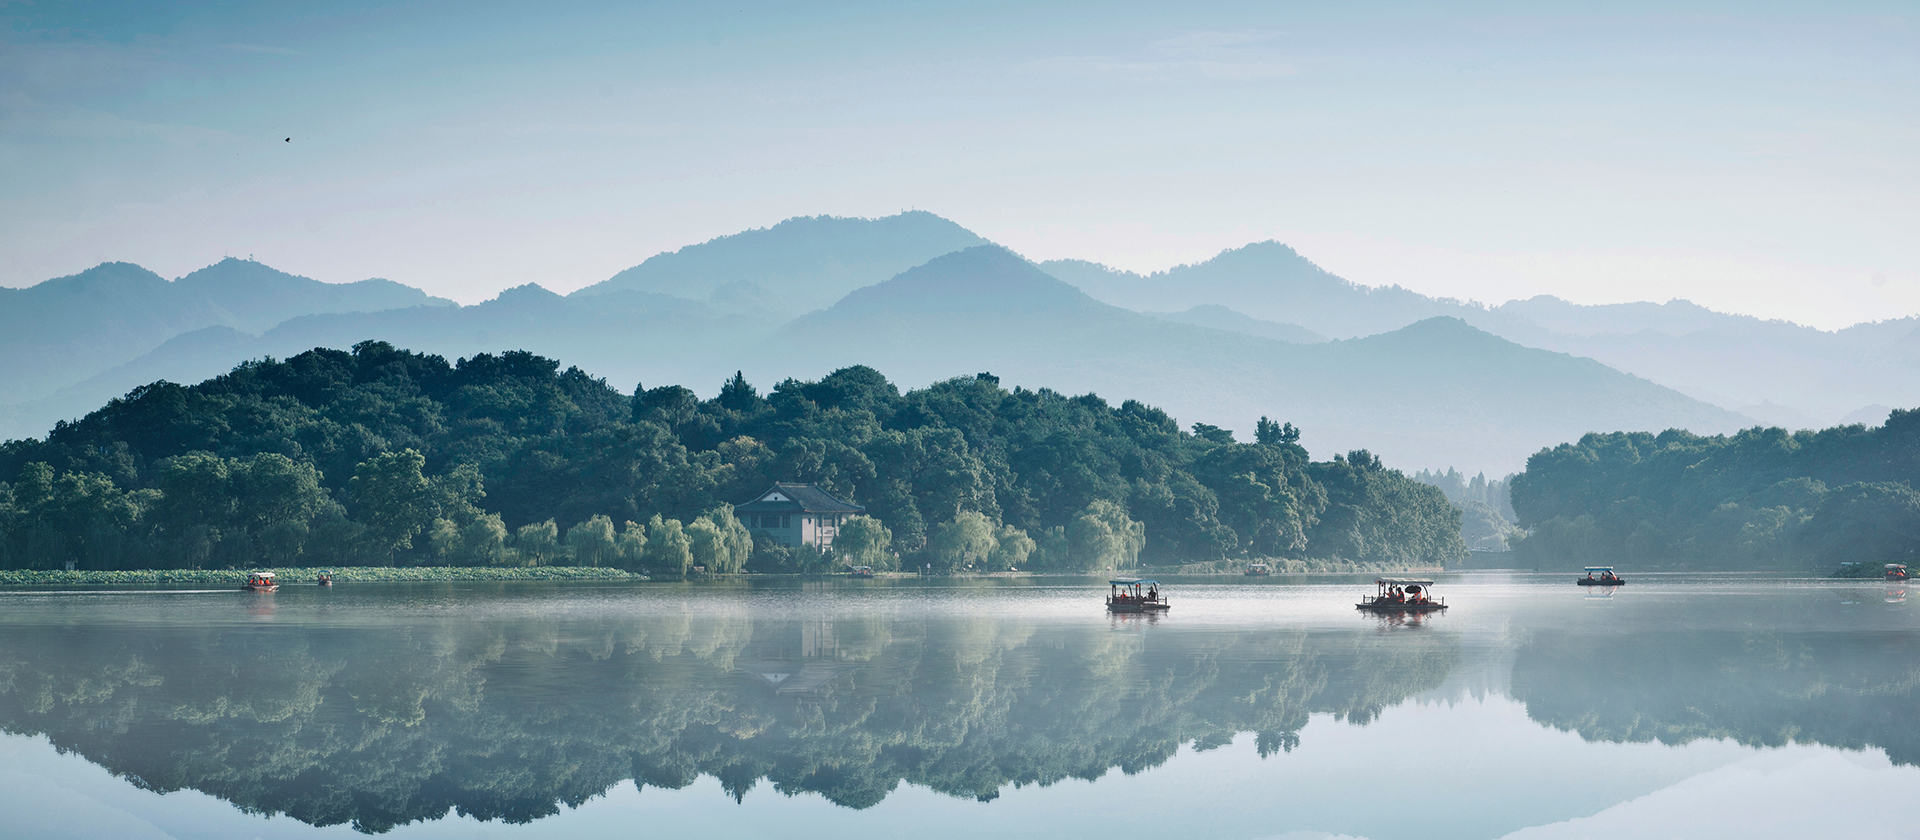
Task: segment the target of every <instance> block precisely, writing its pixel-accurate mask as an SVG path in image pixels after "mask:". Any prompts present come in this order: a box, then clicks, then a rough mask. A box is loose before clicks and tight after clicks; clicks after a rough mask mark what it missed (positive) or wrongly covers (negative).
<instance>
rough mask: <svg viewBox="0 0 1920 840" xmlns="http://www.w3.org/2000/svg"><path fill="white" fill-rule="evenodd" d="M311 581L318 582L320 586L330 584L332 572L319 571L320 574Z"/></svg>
mask: <svg viewBox="0 0 1920 840" xmlns="http://www.w3.org/2000/svg"><path fill="white" fill-rule="evenodd" d="M313 582H314V583H316V584H319V585H321V586H332V585H333V573H332V572H321V573H320V576H319V577H317V578H314V580H313Z"/></svg>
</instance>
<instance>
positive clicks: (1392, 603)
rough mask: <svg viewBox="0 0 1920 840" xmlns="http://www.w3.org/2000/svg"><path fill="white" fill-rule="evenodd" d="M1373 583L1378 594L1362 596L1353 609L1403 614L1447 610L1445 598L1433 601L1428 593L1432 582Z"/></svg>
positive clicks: (1384, 579) (1394, 581) (1391, 580)
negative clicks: (1377, 589)
mask: <svg viewBox="0 0 1920 840" xmlns="http://www.w3.org/2000/svg"><path fill="white" fill-rule="evenodd" d="M1373 583H1374V585H1375V586H1377V587H1379V593H1378V594H1376V595H1372V596H1362V597H1361V598H1360V603H1358V604H1354V605H1353V606H1354V608H1355V609H1361V610H1366V611H1367V612H1374V613H1388V614H1405V613H1430V612H1439V611H1441V610H1444V609H1446V608H1447V601H1446V599H1445V598H1442V599H1440V600H1438V601H1436V600H1433V597H1432V595H1433V593H1432V592H1431V591H1430V590H1432V589H1433V581H1430V580H1396V579H1394V578H1380V579H1379V580H1376V581H1374V582H1373Z"/></svg>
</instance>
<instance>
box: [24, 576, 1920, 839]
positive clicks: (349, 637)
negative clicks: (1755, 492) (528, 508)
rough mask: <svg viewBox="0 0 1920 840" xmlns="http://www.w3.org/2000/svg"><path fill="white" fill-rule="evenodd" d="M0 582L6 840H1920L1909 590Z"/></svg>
mask: <svg viewBox="0 0 1920 840" xmlns="http://www.w3.org/2000/svg"><path fill="white" fill-rule="evenodd" d="M1631 577H1632V582H1631V583H1630V584H1629V585H1628V586H1627V587H1625V588H1622V589H1619V590H1617V591H1613V592H1604V591H1593V590H1588V589H1583V588H1580V587H1575V586H1573V585H1572V577H1571V576H1569V575H1551V576H1542V575H1523V574H1507V573H1498V572H1489V573H1469V574H1464V575H1446V576H1442V578H1441V586H1440V587H1439V589H1438V590H1437V592H1438V594H1441V595H1444V596H1445V597H1446V599H1447V601H1448V603H1449V604H1451V605H1452V607H1453V608H1452V609H1451V610H1450V611H1449V612H1448V613H1446V614H1442V615H1437V616H1432V617H1428V618H1426V619H1425V620H1407V621H1392V620H1383V619H1377V618H1371V617H1368V616H1365V615H1363V614H1360V613H1358V612H1356V611H1355V610H1354V609H1353V602H1354V601H1355V600H1356V597H1357V596H1358V595H1359V594H1361V593H1362V592H1363V591H1370V589H1371V587H1370V586H1368V585H1366V583H1365V579H1363V578H1352V579H1336V580H1330V579H1327V578H1311V579H1274V580H1256V581H1246V582H1241V581H1237V580H1236V581H1232V582H1222V579H1220V578H1207V579H1194V580H1189V581H1179V580H1174V581H1169V583H1168V585H1167V586H1166V589H1167V590H1168V594H1169V595H1170V596H1171V597H1172V599H1173V605H1174V608H1173V610H1172V611H1171V613H1170V614H1168V615H1166V616H1163V617H1157V618H1148V617H1140V616H1128V617H1112V616H1108V615H1106V614H1105V613H1104V612H1103V611H1102V609H1101V606H1100V596H1101V595H1102V594H1103V592H1104V587H1100V586H1088V585H1086V584H1085V583H1084V582H1080V581H1062V580H1058V579H1025V580H982V581H952V582H949V581H934V582H926V581H919V580H907V581H887V580H877V581H843V582H831V583H821V582H809V583H798V582H791V581H768V582H758V583H701V584H620V585H604V584H591V583H565V584H537V583H514V584H417V585H416V584H368V585H359V586H354V585H347V584H342V585H339V586H336V587H333V588H332V589H330V590H329V589H321V588H318V587H312V586H294V585H289V586H286V587H284V588H282V589H281V591H280V592H278V593H274V594H271V595H262V594H252V593H241V592H237V591H207V590H200V591H161V590H153V591H140V592H106V591H93V592H76V591H66V592H57V593H53V592H27V591H12V592H6V593H0V728H4V730H5V731H6V732H7V733H11V734H9V735H6V736H0V808H4V809H5V811H4V812H5V813H7V814H8V815H9V817H10V819H9V821H8V822H9V828H8V833H9V834H8V836H33V837H40V836H46V837H55V836H75V837H116V838H119V837H141V836H151V837H166V836H180V837H187V836H192V837H228V836H230V837H255V836H260V837H308V836H314V835H320V834H335V835H340V836H354V835H356V833H381V832H384V833H389V834H391V835H393V836H435V837H438V836H457V837H494V836H498V837H513V836H581V835H582V834H594V833H604V834H614V833H619V834H622V835H626V834H639V833H644V834H655V833H658V834H660V835H662V836H722V835H724V836H738V837H756V836H759V837H816V836H817V837H849V836H854V837H863V836H872V837H880V836H901V835H913V836H920V837H962V836H966V837H974V836H978V835H980V834H982V833H983V832H984V833H988V834H991V835H995V836H1002V837H1046V838H1059V837H1063V836H1068V837H1071V836H1091V835H1094V834H1103V833H1107V832H1110V831H1114V830H1125V831H1133V830H1155V831H1178V832H1180V833H1181V834H1182V835H1185V836H1192V837H1202V838H1212V837H1222V838H1264V837H1276V836H1278V837H1299V838H1318V837H1326V836H1333V835H1343V836H1354V837H1368V838H1376V840H1388V838H1494V837H1505V836H1515V837H1634V836H1647V835H1648V834H1650V833H1651V834H1660V835H1663V836H1699V837H1712V836H1724V834H1725V830H1726V826H1727V823H1726V822H1725V819H1726V817H1727V815H1728V814H1738V813H1765V814H1767V815H1768V817H1767V819H1765V820H1762V821H1758V822H1756V824H1754V825H1752V826H1749V827H1745V828H1743V834H1745V835H1747V836H1755V835H1757V836H1762V837H1768V836H1778V837H1804V836H1813V835H1822V834H1824V835H1830V836H1831V835H1833V834H1835V833H1840V834H1847V835H1849V836H1859V837H1873V836H1886V837H1897V836H1906V834H1905V832H1904V822H1905V821H1904V820H1901V819H1899V818H1897V816H1896V813H1897V810H1898V809H1894V808H1888V807H1886V802H1887V799H1886V795H1885V792H1886V791H1895V790H1904V789H1909V788H1910V787H1911V786H1912V785H1914V784H1915V783H1916V782H1920V772H1916V768H1915V762H1916V761H1920V734H1916V730H1915V727H1914V726H1913V725H1912V721H1911V720H1910V715H1911V710H1912V707H1913V701H1914V700H1915V697H1914V692H1915V687H1916V686H1920V659H1917V658H1916V656H1915V654H1916V653H1920V624H1917V623H1916V621H1915V613H1914V611H1913V608H1912V607H1911V606H1910V605H1909V604H1908V603H1907V602H1906V600H1905V598H1906V590H1905V588H1904V587H1902V586H1893V587H1889V586H1887V585H1885V584H1881V583H1878V582H1859V581H1847V582H1835V581H1821V580H1779V579H1751V578H1744V577H1740V576H1725V575H1722V576H1713V577H1704V576H1684V575H1637V576H1631Z"/></svg>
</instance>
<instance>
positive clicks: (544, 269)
mask: <svg viewBox="0 0 1920 840" xmlns="http://www.w3.org/2000/svg"><path fill="white" fill-rule="evenodd" d="M1917 19H1920V5H1916V4H1914V3H1912V2H1911V0H1908V2H1898V3H1896V2H1887V3H1850V4H1849V3H1834V2H1821V3H1796V4H1768V3H1763V2H1739V3H1725V4H1717V5H1698V4H1696V5H1687V4H1681V3H1674V2H1660V3H1645V4H1639V5H1635V4H1630V3H1578V4H1576V3H1560V4H1546V3H1505V4H1503V3H1481V4H1469V3H1444V4H1442V3H1435V4H1372V5H1368V4H1355V3H1332V2H1325V3H1316V4H1300V3H1280V2H1262V3H1247V4H1230V3H1222V4H1207V3H1153V4H1137V5H1129V4H1124V3H1116V2H1100V3H1084V4H1076V3H1043V2H1031V0H1029V1H1028V2H1019V3H1005V4H970V5H964V6H962V5H953V4H935V3H914V2H904V1H903V0H894V2H885V3H870V4H862V3H844V4H822V3H804V4H803V3H758V2H731V3H718V2H706V3H697V4H695V3H687V4H643V3H609V4H570V3H553V2H548V3H514V4H488V3H479V2H460V3H431V2H427V3H393V4H362V3H335V2H324V0H302V2H262V1H261V0H247V2H231V3H201V4H194V3H95V2H59V1H58V0H39V2H37V3H32V4H27V3H19V2H9V1H8V0H0V253H4V254H5V256H6V259H5V260H4V261H3V262H0V284H5V285H15V286H19V285H29V284H32V283H35V282H39V281H41V280H45V279H47V278H49V277H53V276H57V275H64V274H70V273H73V272H75V271H79V270H82V269H85V268H87V267H89V266H91V265H94V264H95V263H98V262H102V261H106V260H126V261H130V262H137V263H140V264H141V265H145V266H147V267H149V268H152V269H154V270H155V271H158V272H160V273H161V274H163V275H166V276H169V277H172V276H177V275H180V274H182V273H185V272H187V271H191V270H193V269H195V268H198V267H200V266H203V265H206V264H208V263H211V262H213V261H215V260H218V259H219V258H220V257H221V256H223V255H235V256H245V255H248V254H252V255H254V256H255V257H257V258H258V259H260V260H261V261H262V262H266V263H268V264H270V265H273V266H275V267H278V268H281V269H284V270H287V271H292V272H295V273H299V274H305V275H308V276H311V277H315V278H317V279H321V280H329V281H346V280H357V279H362V278H365V277H387V278H390V279H393V280H397V281H400V282H403V283H407V284H410V285H415V286H420V287H422V288H425V289H427V290H428V291H430V292H433V293H435V294H441V295H445V296H448V297H452V298H455V299H457V300H461V301H466V302H472V301H477V300H481V299H484V298H487V297H491V296H492V294H493V293H494V292H496V291H498V290H500V289H502V288H505V287H508V286H513V285H518V284H520V283H526V282H538V283H540V284H542V285H544V286H547V287H548V288H551V289H555V290H557V291H570V290H572V289H575V288H578V287H580V286H584V285H586V284H589V283H593V282H597V281H599V280H603V279H605V278H607V277H608V276H610V275H612V274H613V273H614V272H616V271H619V270H620V269H622V268H626V267H628V266H631V265H634V264H636V263H638V262H640V261H641V260H643V259H645V258H646V257H648V256H650V255H652V254H654V253H656V252H658V251H662V250H671V249H674V248H678V247H680V246H683V245H686V244H690V243H693V242H698V241H702V240H705V239H709V238H711V237H714V236H718V235H723V234H727V233H732V232H736V231H739V230H742V229H745V228H751V227H762V226H766V225H770V224H772V223H774V222H777V221H779V220H780V219H783V218H786V217H789V216H794V215H814V214H822V213H825V214H832V215H842V216H878V215H886V214H890V213H893V212H897V211H899V210H901V209H906V208H919V209H922V210H930V211H933V212H935V213H939V214H940V215H943V216H946V217H947V218H950V219H953V220H954V221H956V222H959V223H960V224H962V225H965V226H967V227H968V228H970V229H972V230H974V231H976V232H978V233H980V234H981V235H983V236H986V237H988V238H990V239H993V240H995V241H998V242H1001V243H1004V244H1006V245H1008V246H1011V247H1013V248H1014V249H1015V250H1018V251H1020V252H1021V253H1023V254H1025V255H1027V256H1029V257H1031V258H1034V259H1051V258H1056V257H1079V258H1085V259H1092V260H1097V261H1100V262H1105V263H1108V264H1110V265H1115V266H1120V267H1125V268H1130V269H1135V270H1153V269H1160V268H1165V267H1167V266H1170V265H1173V264H1176V263H1181V262H1191V261H1197V260H1201V259H1205V258H1207V257H1209V256H1211V255H1212V254H1214V253H1215V252H1217V251H1219V250H1221V249H1223V248H1228V247H1234V246H1238V245H1242V244H1245V243H1247V242H1249V241H1254V240H1260V239H1268V238H1272V239H1279V240H1281V241H1284V242H1287V243H1289V244H1291V245H1293V246H1295V247H1296V248H1298V249H1299V250H1300V251H1301V252H1302V253H1303V254H1305V255H1307V256H1308V257H1309V258H1311V259H1314V260H1315V261H1316V262H1319V263H1320V264H1321V265H1323V266H1325V267H1327V268H1328V269H1330V270H1332V271H1334V272H1335V273H1338V274H1340V275H1342V276H1345V277H1347V278H1348V279H1351V280H1354V281H1356V282H1361V283H1366V284H1375V285H1377V284H1385V283H1398V284H1401V285H1404V286H1407V287H1410V288H1413V289H1416V290H1419V291H1423V292H1427V293H1430V294H1443V295H1450V296H1457V297H1470V298H1474V299H1477V300H1482V301H1490V302H1499V301H1503V300H1506V299H1508V298H1512V297H1523V296H1530V295H1533V294H1540V293H1548V294H1556V295H1560V296H1562V297H1566V298H1569V299H1572V300H1576V301H1581V302H1608V301H1622V300H1641V299H1648V300H1666V299H1669V298H1674V297H1684V298H1689V299H1692V300H1695V301H1697V302H1700V303H1704V304H1706V305H1709V306H1713V307H1715V308H1719V309H1724V310H1731V311H1738V312H1746V313H1752V314H1756V315H1762V316H1767V317H1781V318H1788V319H1791V320H1795V321H1799V322H1802V323H1810V324H1814V325H1817V326H1823V327H1835V326H1841V325H1845V324H1848V323H1852V322H1855V321H1860V320H1870V319H1877V318H1886V317H1895V316H1902V315H1910V314H1915V313H1920V235H1916V231H1915V228H1916V222H1920V31H1916V25H1917ZM287 137H291V138H292V142H286V141H285V140H284V139H283V138H287Z"/></svg>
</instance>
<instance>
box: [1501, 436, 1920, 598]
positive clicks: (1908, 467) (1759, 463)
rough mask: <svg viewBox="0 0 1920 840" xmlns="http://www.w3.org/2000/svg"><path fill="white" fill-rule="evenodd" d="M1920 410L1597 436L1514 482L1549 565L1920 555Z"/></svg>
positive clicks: (1713, 564) (1535, 464) (1524, 545)
mask: <svg viewBox="0 0 1920 840" xmlns="http://www.w3.org/2000/svg"><path fill="white" fill-rule="evenodd" d="M1916 476H1920V410H1914V411H1894V412H1893V414H1892V416H1890V417H1889V418H1888V419H1887V422H1886V424H1885V425H1883V426H1879V427H1873V428H1869V427H1866V426H1861V425H1852V426H1840V427H1836V428H1830V429H1824V430H1819V431H1799V432H1788V431H1786V430H1784V429H1778V428H1771V429H1770V428H1759V427H1756V428H1752V429H1747V430H1745V431H1742V432H1739V433H1737V434H1733V435H1714V436H1711V437H1703V436H1700V435H1695V434H1691V433H1689V432H1686V431H1682V430H1677V429H1676V430H1669V431H1666V432H1662V433H1660V434H1657V435H1655V434H1649V433H1644V432H1615V433H1611V434H1588V435H1586V436H1584V437H1582V438H1581V439H1580V440H1579V441H1578V442H1577V443H1568V444H1561V445H1559V446H1556V447H1553V448H1551V449H1544V450H1541V451H1540V452H1538V453H1536V454H1534V455H1533V456H1532V457H1531V458H1529V459H1527V469H1526V472H1524V473H1522V474H1520V475H1518V476H1515V477H1514V478H1513V480H1512V496H1513V509H1514V511H1515V512H1516V514H1517V515H1518V516H1519V524H1520V525H1521V526H1523V527H1525V528H1528V529H1530V532H1531V533H1530V535H1529V536H1527V537H1526V538H1525V539H1524V540H1522V541H1521V542H1520V544H1519V545H1518V546H1516V548H1515V550H1516V551H1519V552H1522V554H1523V555H1524V556H1528V557H1531V558H1532V559H1533V560H1534V561H1535V562H1539V563H1545V562H1549V561H1565V562H1569V563H1579V562H1604V563H1611V562H1615V561H1618V562H1622V563H1632V564H1636V565H1656V564H1660V565H1674V566H1689V567H1695V568H1733V567H1801V568H1805V567H1807V566H1810V565H1814V566H1830V565H1831V564H1834V563H1841V562H1868V563H1882V562H1902V563H1911V562H1915V561H1920V493H1917V492H1915V490H1914V486H1913V481H1914V478H1915V477H1916Z"/></svg>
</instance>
